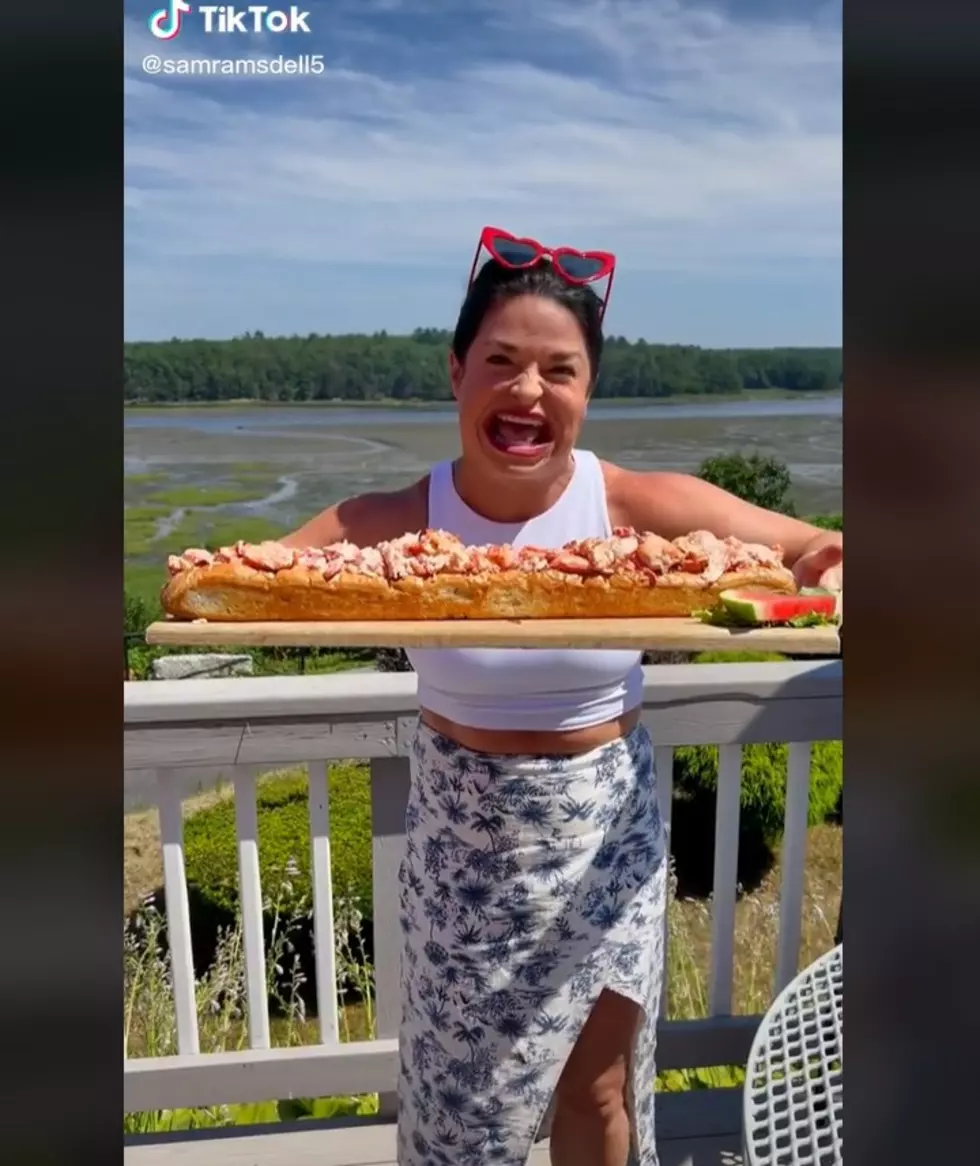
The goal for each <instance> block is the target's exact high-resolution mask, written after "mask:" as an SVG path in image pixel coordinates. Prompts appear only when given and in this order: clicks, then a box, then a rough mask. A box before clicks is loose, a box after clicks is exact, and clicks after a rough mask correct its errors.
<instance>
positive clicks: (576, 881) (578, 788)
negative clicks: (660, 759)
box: [398, 724, 667, 1166]
mask: <svg viewBox="0 0 980 1166" xmlns="http://www.w3.org/2000/svg"><path fill="white" fill-rule="evenodd" d="M406 832H407V839H408V842H407V849H406V854H405V858H404V861H403V863H402V866H401V871H400V876H399V877H400V883H401V888H400V896H401V903H400V908H401V910H400V917H401V927H402V934H403V938H404V948H403V957H402V1020H401V1033H400V1041H399V1051H400V1059H401V1072H400V1077H399V1088H398V1100H399V1104H398V1163H399V1166H483V1164H484V1163H497V1164H498V1166H524V1164H525V1163H526V1162H527V1159H528V1156H529V1154H530V1152H531V1149H532V1146H533V1143H534V1140H535V1137H536V1135H537V1133H538V1130H539V1127H540V1125H541V1122H542V1119H543V1118H544V1116H545V1114H546V1111H547V1109H548V1105H549V1102H550V1100H551V1097H552V1095H553V1092H554V1089H555V1086H556V1084H557V1082H558V1078H559V1076H560V1074H561V1070H562V1068H563V1066H564V1064H565V1061H566V1060H567V1058H568V1054H569V1053H570V1052H571V1050H572V1046H573V1045H574V1043H575V1040H576V1038H577V1037H578V1034H579V1032H580V1031H581V1029H582V1026H583V1025H584V1024H585V1021H586V1019H587V1018H588V1015H589V1013H590V1011H591V1010H592V1007H593V1005H594V1004H595V1002H596V1000H597V999H598V998H599V995H600V993H601V992H602V990H603V989H604V988H606V989H609V990H611V991H613V992H617V993H619V994H620V995H622V996H625V997H628V998H629V999H630V1000H632V1001H634V1002H635V1003H636V1004H638V1005H640V1007H641V1009H642V1013H641V1022H640V1025H639V1027H638V1031H637V1034H636V1042H635V1046H634V1050H633V1058H632V1063H631V1085H632V1088H631V1090H630V1096H629V1098H628V1101H629V1108H630V1115H631V1124H632V1130H633V1139H634V1152H635V1154H636V1157H637V1159H638V1161H639V1163H640V1164H641V1166H656V1162H657V1154H656V1148H655V1146H654V1123H653V1086H654V1075H655V1070H654V1049H655V1036H656V1021H657V1012H658V1007H659V1001H660V988H661V983H662V979H663V916H664V910H665V901H666V877H667V863H666V855H665V846H664V831H663V824H662V821H661V817H660V810H659V807H658V804H657V789H656V778H655V774H654V767H653V749H652V746H651V743H650V738H649V735H648V734H647V731H646V729H644V728H643V727H642V726H638V727H637V728H636V729H634V730H633V731H632V732H631V733H630V734H629V735H628V736H625V737H621V738H620V739H619V740H617V741H613V742H611V743H610V744H608V745H603V746H601V747H600V748H598V749H594V750H592V751H591V752H589V753H585V754H581V755H579V756H573V757H563V756H545V757H540V756H529V755H522V756H508V755H504V754H487V753H476V752H473V751H472V750H469V749H465V748H463V747H462V746H461V745H458V744H457V743H456V742H455V741H452V740H450V739H449V738H448V737H444V736H442V735H441V734H440V733H436V732H434V731H433V730H431V729H429V728H428V727H427V726H426V725H424V724H420V725H419V729H418V733H417V735H416V739H415V743H414V748H413V754H412V787H411V793H410V795H409V802H408V813H407V826H406Z"/></svg>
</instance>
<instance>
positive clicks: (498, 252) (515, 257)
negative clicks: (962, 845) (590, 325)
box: [467, 227, 616, 319]
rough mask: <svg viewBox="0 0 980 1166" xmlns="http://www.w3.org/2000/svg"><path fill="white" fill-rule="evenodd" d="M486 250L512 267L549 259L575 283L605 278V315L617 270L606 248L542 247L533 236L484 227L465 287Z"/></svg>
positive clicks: (499, 260)
mask: <svg viewBox="0 0 980 1166" xmlns="http://www.w3.org/2000/svg"><path fill="white" fill-rule="evenodd" d="M484 250H485V251H487V252H489V254H490V255H491V257H492V258H493V259H495V260H496V261H497V262H498V263H499V264H500V265H501V266H502V267H509V268H512V269H514V270H517V269H520V268H522V267H533V266H534V265H535V264H536V263H540V262H541V260H542V259H549V260H550V261H551V263H552V265H553V267H554V269H555V271H557V272H558V274H559V275H560V276H561V277H562V279H564V280H565V281H566V282H568V283H571V284H574V285H576V286H579V287H581V286H583V285H585V284H587V283H593V282H594V281H595V280H597V279H604V278H606V277H608V279H609V282H608V283H607V284H606V290H605V294H604V295H603V296H602V307H601V309H600V316H599V318H600V319H601V318H602V317H603V316H604V315H605V314H606V305H607V304H608V303H609V293H610V291H612V282H613V273H614V272H615V270H616V256H615V255H613V254H612V253H611V252H609V251H576V250H575V249H574V248H573V247H545V246H544V245H543V244H541V243H539V242H538V241H537V240H536V239H522V238H519V237H518V236H517V235H512V234H511V233H510V232H509V231H504V230H502V229H501V228H500V227H484V228H483V230H482V231H481V233H480V242H479V243H478V244H477V247H476V254H475V255H474V256H473V266H472V268H471V269H470V278H469V283H468V284H467V286H471V285H472V283H473V280H474V279H475V278H476V271H477V264H478V263H479V262H480V252H481V251H484Z"/></svg>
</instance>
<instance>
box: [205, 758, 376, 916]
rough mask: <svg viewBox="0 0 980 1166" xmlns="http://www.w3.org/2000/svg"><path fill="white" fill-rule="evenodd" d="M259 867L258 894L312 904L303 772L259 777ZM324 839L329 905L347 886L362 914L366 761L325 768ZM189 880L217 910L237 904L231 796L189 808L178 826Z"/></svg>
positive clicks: (367, 852) (366, 907)
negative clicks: (327, 797) (328, 856)
mask: <svg viewBox="0 0 980 1166" xmlns="http://www.w3.org/2000/svg"><path fill="white" fill-rule="evenodd" d="M257 803H258V824H259V871H260V874H261V878H262V890H263V894H264V896H265V897H266V898H267V899H268V898H270V897H271V898H273V899H274V898H276V896H277V893H278V891H279V888H280V886H281V885H282V883H283V882H284V881H286V871H287V867H289V870H290V873H289V876H288V883H289V885H290V887H291V890H289V891H288V892H287V891H284V892H283V893H282V894H281V895H279V908H280V910H281V911H282V912H283V913H284V914H287V915H288V914H290V913H295V911H296V910H297V909H303V907H304V906H306V905H308V904H310V903H312V887H311V882H310V818H309V809H308V803H307V780H306V777H305V775H297V774H289V775H283V776H276V777H270V778H267V779H265V780H263V781H261V782H260V783H259V790H258V798H257ZM330 840H331V848H330V854H331V874H332V876H333V894H334V910H335V911H337V900H338V899H339V898H342V897H346V896H347V895H348V894H349V893H352V894H353V895H354V896H356V897H357V898H358V899H359V903H358V906H359V908H360V910H361V911H362V913H363V915H364V917H365V921H366V922H367V923H370V920H371V916H372V910H373V909H372V895H371V789H370V779H369V775H368V767H367V766H366V765H363V764H354V763H351V762H341V763H338V764H335V765H331V767H330ZM184 853H185V861H186V864H187V882H188V886H189V887H193V889H194V893H195V898H196V899H197V901H198V902H199V903H200V904H201V905H202V906H203V907H204V908H205V909H207V910H210V911H212V912H214V913H215V914H216V916H220V915H224V914H228V913H232V912H234V911H235V909H236V907H237V905H238V852H237V836H236V834H235V804H234V801H233V800H231V799H229V800H227V801H222V802H219V803H218V804H217V805H215V806H211V807H209V808H208V809H205V810H201V811H199V812H198V813H196V814H194V815H192V816H191V817H190V818H189V819H188V820H187V822H186V823H185V826H184Z"/></svg>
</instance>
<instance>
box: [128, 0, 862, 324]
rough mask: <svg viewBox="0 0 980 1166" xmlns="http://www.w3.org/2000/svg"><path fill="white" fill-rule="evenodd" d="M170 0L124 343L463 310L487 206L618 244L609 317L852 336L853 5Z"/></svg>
mask: <svg viewBox="0 0 980 1166" xmlns="http://www.w3.org/2000/svg"><path fill="white" fill-rule="evenodd" d="M162 3H164V0H149V2H148V3H133V2H132V0H126V40H125V51H126V60H125V68H126V77H125V95H126V189H125V207H126V211H125V230H126V269H125V282H126V295H125V304H126V319H125V332H126V338H127V339H130V340H137V339H145V340H151V339H167V338H169V337H171V336H182V337H191V336H206V337H213V338H222V337H228V336H233V335H237V334H241V333H242V332H245V331H254V330H256V329H261V330H262V331H264V332H265V333H266V334H267V335H279V334H286V335H291V334H293V333H298V334H301V335H305V334H306V333H308V332H321V333H323V332H333V333H338V332H374V331H378V330H380V329H386V330H387V331H388V332H408V331H411V329H413V328H415V327H451V326H452V323H453V321H454V319H455V314H456V311H457V309H458V306H459V301H460V298H461V295H462V293H463V291H464V284H465V279H466V276H467V274H468V271H469V264H470V262H471V260H472V256H473V251H474V248H475V245H476V241H477V237H478V235H479V231H480V228H481V227H482V226H483V225H484V224H485V223H491V224H493V225H495V226H501V227H505V228H507V229H509V230H511V231H514V232H515V233H517V234H527V235H531V236H534V237H535V238H538V239H541V240H543V241H544V242H547V243H553V244H569V245H572V246H580V247H583V248H589V247H594V248H601V249H605V250H612V251H615V252H616V254H617V257H618V264H619V265H618V268H617V273H616V283H615V287H614V291H613V296H612V301H611V303H610V307H609V311H608V314H607V317H606V329H607V332H608V333H610V334H614V335H625V336H627V337H629V338H631V339H635V338H637V337H639V336H643V337H645V338H647V339H648V340H653V341H658V342H664V343H685V344H702V345H707V346H750V345H777V344H806V345H809V344H813V345H818V344H839V343H840V338H841V258H840V255H841V46H840V8H839V5H838V4H829V5H828V4H815V3H810V2H808V0H780V2H777V0H745V2H740V3H733V2H729V3H727V4H722V3H712V4H710V5H709V4H702V3H693V2H692V3H687V2H685V3H679V2H677V0H307V3H305V4H302V5H300V6H299V7H300V9H301V10H304V11H308V12H309V14H310V15H309V25H310V29H311V32H310V34H309V35H305V34H294V35H281V36H276V35H272V34H269V33H265V34H261V35H254V34H249V35H245V36H242V35H237V34H236V35H226V36H220V35H210V36H207V35H204V34H203V33H202V31H201V29H202V27H203V23H202V21H201V18H200V16H199V14H198V12H197V11H196V6H195V11H194V13H192V14H191V15H190V16H187V17H185V18H184V24H183V26H182V30H181V33H180V35H179V36H178V37H176V38H175V39H173V40H171V41H166V42H165V41H160V40H157V39H155V38H154V37H153V36H151V34H150V32H149V29H148V27H147V18H148V16H149V15H150V13H151V12H152V11H153V10H154V9H156V8H158V7H160V5H161V4H162ZM273 3H275V0H273ZM246 6H247V4H240V5H238V7H239V8H243V7H246ZM278 6H279V7H282V8H285V9H287V10H288V8H289V4H285V3H282V4H279V5H278ZM149 53H155V54H157V55H158V56H160V57H162V58H165V59H166V58H186V57H205V56H206V57H223V58H242V57H246V56H254V57H256V58H261V57H266V58H273V57H276V56H278V55H279V54H283V55H285V56H292V55H295V54H298V53H306V54H321V55H322V57H323V65H324V71H323V73H322V74H320V75H318V76H306V77H300V76H295V75H294V76H287V77H283V76H280V77H272V76H264V77H252V78H248V77H243V76H237V77H235V76H215V77H200V76H199V77H193V78H192V77H188V76H172V75H158V76H153V75H149V74H147V73H146V72H144V71H143V69H142V64H141V62H142V60H143V58H144V57H145V56H146V55H147V54H149Z"/></svg>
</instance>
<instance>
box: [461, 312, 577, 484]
mask: <svg viewBox="0 0 980 1166" xmlns="http://www.w3.org/2000/svg"><path fill="white" fill-rule="evenodd" d="M449 370H450V377H451V380H452V387H453V395H454V396H455V398H456V401H457V402H458V405H459V427H460V436H461V438H462V445H463V455H464V457H465V458H466V459H467V460H468V461H470V462H471V463H472V464H473V465H474V466H475V465H480V466H481V468H484V469H486V470H489V471H491V472H492V473H496V474H500V473H506V474H508V475H510V474H523V475H528V474H533V475H535V476H545V475H546V474H547V473H549V472H551V471H554V470H555V468H556V467H558V466H561V467H564V466H565V465H566V464H567V460H568V455H569V453H570V452H571V450H572V449H573V448H574V446H575V443H576V441H577V440H578V435H579V432H580V430H581V428H582V422H583V421H584V420H585V410H586V405H587V403H588V398H589V385H590V381H591V369H590V366H589V356H588V352H587V350H586V347H585V337H584V336H583V334H582V329H581V327H580V326H579V323H578V321H577V320H576V319H575V317H574V316H573V315H572V313H571V312H570V311H569V310H568V309H567V308H565V307H563V306H562V305H561V304H558V303H556V302H555V301H554V300H552V299H547V298H545V297H543V296H536V295H523V296H517V297H515V298H513V299H506V300H502V301H500V302H498V303H497V304H495V305H494V306H493V307H492V308H491V309H490V310H489V311H488V312H487V314H486V316H485V317H484V319H483V323H482V324H481V325H480V330H479V332H478V333H477V335H476V338H475V339H474V341H473V344H472V346H471V347H470V350H469V352H468V353H467V354H466V359H465V360H464V361H462V362H460V361H458V360H457V359H456V357H455V356H454V355H452V354H450V358H449Z"/></svg>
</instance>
